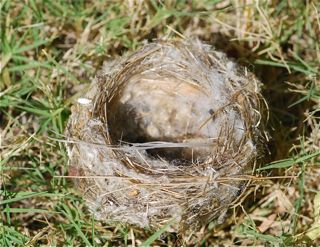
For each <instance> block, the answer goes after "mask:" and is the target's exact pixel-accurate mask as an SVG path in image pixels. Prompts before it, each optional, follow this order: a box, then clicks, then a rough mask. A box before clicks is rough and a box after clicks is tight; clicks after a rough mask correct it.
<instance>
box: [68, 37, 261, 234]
mask: <svg viewBox="0 0 320 247" xmlns="http://www.w3.org/2000/svg"><path fill="white" fill-rule="evenodd" d="M264 111H265V108H264V101H263V98H262V96H261V95H260V82H259V81H258V79H257V78H256V77H255V76H254V75H253V74H252V73H251V72H249V71H247V70H246V68H244V67H241V66H239V65H237V64H236V63H235V62H233V61H232V60H230V59H228V58H227V57H226V55H225V54H224V53H222V52H219V51H215V50H214V49H213V48H212V47H211V46H209V45H206V44H203V43H201V42H200V41H186V40H184V41H158V42H154V43H150V44H147V45H145V46H143V47H142V48H141V49H140V50H138V51H136V52H134V53H132V54H131V55H128V56H125V57H122V58H118V59H115V60H113V61H110V62H107V63H106V64H105V65H104V67H103V69H102V70H101V71H100V72H99V74H98V75H97V77H96V78H95V80H94V81H93V82H92V83H91V85H90V88H89V90H87V91H86V92H84V94H83V95H82V96H81V98H79V99H78V101H77V103H76V104H75V105H74V106H73V107H72V114H71V117H70V120H69V124H68V127H67V130H66V134H67V136H68V144H67V150H68V155H69V165H70V174H71V175H73V176H74V180H75V183H76V185H77V188H78V190H79V191H80V193H81V195H83V197H84V198H85V199H86V201H87V205H88V207H89V209H90V210H91V211H92V212H93V213H94V215H95V217H96V218H97V219H100V220H112V221H119V222H124V223H128V224H130V225H136V226H139V227H151V228H159V227H161V226H164V225H166V224H168V223H169V222H171V223H172V220H173V221H174V223H172V228H173V229H174V230H176V231H180V230H185V229H188V228H190V227H192V228H193V229H195V228H197V227H199V226H201V225H203V224H206V223H208V222H210V221H211V220H213V219H218V220H219V221H220V222H221V221H223V218H224V215H225V212H226V210H227V208H228V207H229V206H230V205H232V203H233V202H234V201H235V200H237V199H238V198H239V197H240V196H241V193H242V192H243V190H244V189H245V187H246V185H247V184H248V182H249V178H250V176H249V175H251V174H252V173H253V172H254V168H255V165H256V162H257V160H258V158H260V157H261V155H262V149H261V144H262V143H263V124H264V118H263V117H262V116H263V112H264Z"/></svg>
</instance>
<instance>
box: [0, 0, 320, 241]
mask: <svg viewBox="0 0 320 247" xmlns="http://www.w3.org/2000/svg"><path fill="white" fill-rule="evenodd" d="M214 2H215V1H214ZM319 12H320V11H319V5H318V4H317V2H316V1H274V2H271V1H259V2H258V1H249V0H248V1H233V2H229V1H217V3H211V2H209V1H194V2H190V3H189V2H184V1H166V2H165V3H160V2H156V1H126V2H125V3H123V4H121V3H120V2H118V1H108V2H104V1H75V2H69V1H45V0H43V1H40V0H39V1H33V0H29V1H3V2H2V3H1V53H2V54H1V84H0V89H1V93H0V97H1V98H0V107H1V115H0V120H1V163H0V172H1V175H0V178H1V181H2V185H1V192H0V197H1V199H2V200H1V201H0V205H1V206H2V208H1V218H2V219H1V220H2V221H1V223H0V241H1V245H3V246H11V245H21V246H23V245H29V246H33V245H39V244H44V245H96V246H103V245H105V246H107V245H111V244H112V245H131V246H134V245H135V246H137V245H139V244H141V243H142V242H143V241H144V240H146V239H147V238H148V237H149V236H151V238H152V237H155V238H156V239H157V240H155V242H153V245H158V246H166V245H169V246H174V245H176V246H179V245H181V244H182V243H185V244H186V245H187V244H188V243H189V242H190V239H188V238H184V239H181V238H179V236H177V235H175V234H172V233H163V234H162V235H161V236H160V233H161V232H159V233H156V234H154V235H152V232H150V231H148V230H147V229H145V230H141V229H135V228H129V227H128V226H125V225H121V224H113V223H112V222H109V223H101V222H97V221H94V220H93V219H92V218H91V216H90V214H88V212H87V210H86V208H85V207H84V204H83V203H82V200H81V199H80V198H79V197H77V196H75V194H74V193H73V188H72V185H71V184H72V183H71V181H70V180H69V179H66V178H63V177H59V178H58V177H55V176H60V175H66V172H67V167H66V163H67V159H66V154H65V150H64V148H63V144H62V143H60V142H57V141H55V139H63V136H61V134H62V133H63V131H64V127H65V123H66V121H67V119H68V115H69V108H70V105H71V104H72V102H73V101H74V100H75V98H76V97H77V96H74V97H73V96H72V95H74V93H75V92H78V91H79V88H81V87H83V85H85V84H86V83H87V82H89V81H90V80H91V79H90V78H91V77H92V76H93V75H94V74H95V73H96V72H97V70H98V69H99V68H101V66H102V62H103V61H105V60H107V59H111V58H115V57H118V56H120V55H122V54H124V53H126V52H128V51H134V50H136V49H138V48H139V47H140V46H141V45H142V43H143V42H144V41H145V40H149V41H151V40H152V39H158V38H164V37H166V38H171V37H175V36H177V35H178V36H179V35H180V34H182V35H183V36H186V37H192V36H194V37H197V38H199V39H201V40H204V41H206V42H208V43H210V44H212V45H214V46H215V47H217V49H220V50H222V51H224V52H226V53H227V54H228V55H229V56H231V57H234V58H235V59H236V60H237V61H238V62H239V63H241V64H243V65H246V66H247V67H248V68H249V69H250V70H253V71H254V73H255V74H256V75H257V76H258V77H259V78H260V79H261V81H262V82H263V84H264V87H263V95H264V96H265V97H266V99H267V101H268V104H269V107H270V120H269V133H270V142H269V146H268V149H269V150H270V155H269V161H270V162H271V161H278V160H282V159H286V160H284V161H280V162H277V163H273V164H271V165H272V166H269V168H271V167H273V168H272V169H265V170H261V176H263V177H266V176H269V177H270V179H265V178H263V179H256V182H255V183H254V184H253V186H252V187H251V192H252V193H250V194H248V196H247V197H246V200H243V201H241V202H239V205H238V206H237V207H235V208H234V210H233V212H232V211H230V217H229V218H228V220H227V221H226V222H225V223H224V224H223V225H218V226H216V225H214V223H212V224H209V225H208V226H207V227H205V228H203V229H201V230H200V231H199V232H197V235H198V237H199V238H200V239H202V240H201V242H200V244H202V245H203V246H214V245H218V244H220V245H225V246H231V245H242V246H251V245H256V246H296V245H299V244H300V245H305V246H308V245H309V246H311V245H312V244H313V245H314V246H316V245H319V244H320V243H319V239H318V240H312V238H314V237H315V235H317V234H319V231H318V230H317V228H316V226H317V225H316V221H317V220H319V217H318V215H319V211H317V210H318V209H319V207H318V202H317V201H316V200H315V198H316V197H315V196H316V195H318V194H319V191H320V188H319V182H318V180H319V175H320V174H319V170H320V169H319V156H320V154H319V109H320V102H319V98H320V88H319V87H320V83H319V61H320V52H319V42H318V40H320V28H319V26H320V21H319ZM269 161H266V165H267V163H269ZM279 176H282V178H277V179H272V178H271V177H279ZM314 229H316V231H317V234H314ZM158 236H160V237H159V238H157V237H158ZM151 240H152V239H149V240H148V241H149V242H151Z"/></svg>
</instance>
